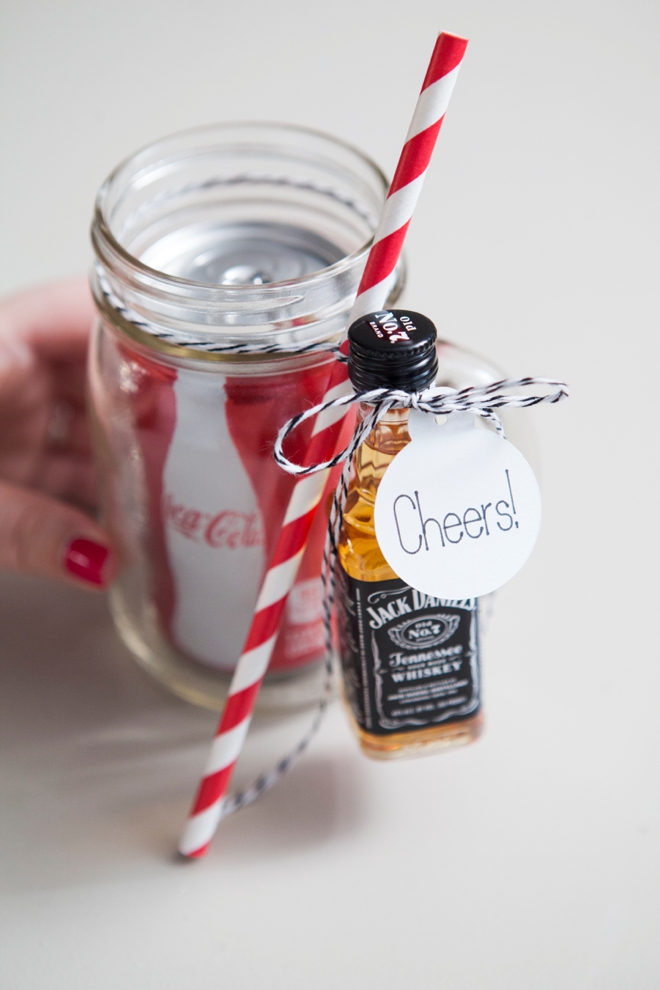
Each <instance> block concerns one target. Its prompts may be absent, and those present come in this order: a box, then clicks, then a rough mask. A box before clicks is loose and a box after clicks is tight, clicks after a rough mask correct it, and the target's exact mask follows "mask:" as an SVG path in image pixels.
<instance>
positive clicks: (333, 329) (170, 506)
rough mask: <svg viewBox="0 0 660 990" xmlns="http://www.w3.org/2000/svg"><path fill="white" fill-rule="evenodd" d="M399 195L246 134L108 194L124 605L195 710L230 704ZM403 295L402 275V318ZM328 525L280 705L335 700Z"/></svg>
mask: <svg viewBox="0 0 660 990" xmlns="http://www.w3.org/2000/svg"><path fill="white" fill-rule="evenodd" d="M387 187H388V184H387V181H386V179H385V177H384V176H383V174H382V172H381V171H380V169H379V168H378V167H377V166H376V165H375V164H374V163H373V162H372V161H371V160H370V159H369V158H367V157H366V156H365V155H363V154H362V153H361V152H360V151H358V150H357V149H356V148H353V147H352V146H350V145H348V144H345V143H343V142H342V141H339V140H337V139H335V138H332V137H329V136H327V135H324V134H321V133H318V132H315V131H311V130H307V129H304V128H299V127H292V126H285V125H280V124H251V123H241V124H224V125H217V126H212V127H203V128H198V129H195V130H190V131H186V132H184V133H181V134H176V135H174V136H172V137H168V138H165V139H164V140H162V141H159V142H157V143H156V144H153V145H151V146H149V147H147V148H145V149H143V150H142V151H140V152H138V153H137V154H135V155H134V156H132V157H131V158H129V159H127V160H126V161H125V162H123V163H122V164H121V165H119V166H118V167H117V168H116V169H115V171H114V172H112V174H111V175H110V176H109V177H108V179H107V180H106V182H105V183H104V184H103V186H102V187H101V190H100V192H99V194H98V198H97V201H96V209H95V214H94V220H93V224H92V241H93V245H94V250H95V253H96V259H97V261H96V264H95V267H94V269H93V271H92V275H91V283H92V290H93V293H94V298H95V300H96V304H97V308H98V320H97V321H96V326H95V328H94V333H93V342H92V347H91V355H90V371H89V381H90V401H91V410H92V420H93V424H94V431H95V448H96V454H97V462H98V467H99V472H100V482H101V484H100V490H101V507H102V513H103V517H104V521H105V523H106V525H107V526H108V528H109V529H110V531H111V532H112V534H113V537H114V540H115V542H116V545H117V547H118V552H119V555H120V565H121V566H120V570H119V575H118V577H117V580H116V581H115V583H114V585H113V586H112V588H111V591H110V601H111V608H112V612H113V616H114V619H115V622H116V625H117V629H118V630H119V633H120V634H121V636H122V638H123V639H124V641H125V643H126V644H127V645H128V646H129V648H130V649H131V650H132V651H133V653H134V654H135V656H136V658H137V660H138V662H139V663H140V664H142V666H144V667H145V668H146V669H147V670H149V671H150V672H151V673H152V674H153V675H154V676H155V677H157V678H158V679H159V680H160V681H161V682H162V683H164V684H165V685H167V686H168V687H169V688H170V689H171V690H173V691H174V692H175V693H177V694H178V695H180V696H181V697H183V698H185V699H187V700H188V701H191V702H194V703H197V704H200V705H204V706H207V707H211V708H219V707H221V705H222V703H223V700H224V697H225V696H226V691H227V688H228V684H229V679H230V677H231V673H232V670H233V668H234V666H235V664H236V662H237V660H238V657H239V655H240V653H241V648H242V645H243V641H244V638H245V635H246V633H247V630H248V627H249V624H250V620H251V617H252V612H253V608H254V605H255V602H256V598H257V593H258V588H259V584H260V580H261V578H262V576H263V574H264V571H265V569H266V567H267V565H268V560H269V557H270V554H271V552H272V550H273V548H274V545H275V541H276V539H277V536H278V533H279V530H280V527H281V524H282V520H283V517H284V513H285V509H286V506H287V502H288V499H289V496H290V494H291V491H292V488H293V485H294V483H295V482H294V479H292V478H291V477H290V476H289V475H287V474H285V473H284V472H283V471H281V470H280V469H279V468H278V467H277V466H276V464H275V462H274V460H273V457H272V445H273V441H274V439H275V436H276V434H277V431H278V429H279V428H280V427H281V426H282V425H283V424H284V423H285V421H286V420H287V419H288V418H289V417H291V416H293V415H294V414H295V413H297V412H300V411H301V410H302V409H304V408H308V407H309V406H311V405H313V404H315V403H317V402H319V401H320V399H321V397H322V396H323V394H324V392H325V387H326V383H327V381H328V376H329V372H330V368H331V366H332V362H333V361H334V355H333V351H332V348H333V347H334V346H336V344H337V343H338V342H339V341H340V339H341V337H342V334H343V333H344V332H345V329H346V322H347V318H348V314H349V311H350V309H351V305H352V303H353V300H354V297H355V294H356V291H357V286H358V282H359V279H360V275H361V273H362V269H363V267H364V263H365V260H366V255H367V252H368V249H369V244H370V240H371V238H372V236H373V233H374V230H375V228H376V225H377V222H378V218H379V215H380V212H381V208H382V205H383V202H384V199H385V196H386V194H387ZM402 284H403V271H402V267H401V266H399V268H398V270H397V272H396V273H395V277H394V279H393V282H392V286H391V294H390V302H393V301H394V300H395V299H396V297H397V296H398V295H399V293H400V291H401V287H402ZM309 432H310V431H309V429H308V430H307V433H306V432H305V430H304V429H301V430H299V431H298V433H299V434H300V435H299V436H298V437H297V441H296V442H297V443H298V445H299V446H298V449H296V448H292V450H291V453H292V456H301V455H302V452H303V449H304V446H305V443H306V441H307V440H308V439H309ZM325 525H326V522H325V518H324V513H323V512H319V513H317V519H316V521H315V523H314V527H313V530H312V534H311V536H310V540H309V543H308V546H307V549H306V552H305V555H304V558H303V561H302V564H301V567H300V571H299V573H298V578H297V581H296V584H295V586H294V588H293V590H292V592H291V594H290V595H289V599H288V603H287V609H286V614H285V619H284V622H283V624H282V626H281V628H280V632H279V635H278V640H277V644H276V647H275V651H274V654H273V658H272V661H271V664H270V668H269V674H268V676H267V679H266V682H265V684H264V687H263V689H262V692H261V703H262V704H265V705H270V706H278V705H284V706H288V705H298V704H306V703H308V702H311V701H312V700H313V699H314V698H316V697H317V696H318V695H319V693H320V689H321V684H322V677H323V672H322V668H323V662H322V661H323V659H324V637H323V622H322V603H321V580H320V569H321V554H322V543H323V538H324V530H325Z"/></svg>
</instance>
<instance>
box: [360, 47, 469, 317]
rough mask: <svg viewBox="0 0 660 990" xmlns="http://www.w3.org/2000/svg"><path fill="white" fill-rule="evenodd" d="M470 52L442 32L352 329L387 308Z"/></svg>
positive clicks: (378, 232)
mask: <svg viewBox="0 0 660 990" xmlns="http://www.w3.org/2000/svg"><path fill="white" fill-rule="evenodd" d="M466 48H467V40H466V39H465V38H458V37H457V36H456V35H455V34H445V33H444V32H443V33H442V34H440V35H438V40H437V41H436V43H435V48H434V49H433V54H432V55H431V61H430V62H429V67H428V69H427V71H426V76H425V77H424V82H423V84H422V90H421V93H420V94H419V99H418V100H417V106H416V107H415V112H414V114H413V118H412V121H411V123H410V127H409V128H408V134H407V135H406V143H405V144H404V146H403V150H402V152H401V156H400V158H399V163H398V165H397V167H396V172H395V173H394V178H393V179H392V185H391V186H390V191H389V192H388V194H387V199H386V200H385V206H384V208H383V214H382V216H381V218H380V223H379V224H378V228H377V230H376V233H375V234H374V243H373V245H372V248H371V251H370V252H369V257H368V258H367V264H366V266H365V269H364V272H363V273H362V279H361V280H360V285H359V287H358V294H357V298H356V300H355V304H354V306H353V309H352V311H351V316H350V319H349V323H348V325H349V326H350V325H351V323H352V322H353V321H354V320H357V319H358V318H359V317H360V316H364V314H365V313H376V312H378V310H380V309H382V307H383V306H384V305H385V300H386V299H387V297H388V295H389V293H390V289H391V287H392V283H393V281H394V270H395V268H396V265H397V262H398V260H399V256H400V254H401V248H402V247H403V242H404V240H405V237H406V234H407V232H408V226H409V224H410V219H411V217H412V215H413V211H414V209H415V206H416V204H417V200H418V198H419V194H420V191H421V188H422V183H423V182H424V178H425V176H426V172H427V169H428V167H429V162H430V161H431V155H432V154H433V149H434V148H435V142H436V140H437V137H438V134H439V133H440V128H441V127H442V122H443V120H444V119H445V112H446V110H447V107H448V105H449V100H450V97H451V94H452V92H453V90H454V86H455V85H456V78H457V76H458V70H459V69H460V67H461V62H462V61H463V56H464V55H465V49H466Z"/></svg>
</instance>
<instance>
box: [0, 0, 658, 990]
mask: <svg viewBox="0 0 660 990" xmlns="http://www.w3.org/2000/svg"><path fill="white" fill-rule="evenodd" d="M1 10H2V25H1V26H0V39H1V44H2V49H3V51H2V53H1V58H0V62H1V70H0V71H1V72H2V83H1V91H2V119H1V125H0V140H1V142H2V153H1V154H0V195H1V196H2V201H3V202H2V227H1V230H0V240H1V242H2V252H3V260H2V265H1V266H0V287H1V289H2V290H3V291H6V292H10V291H13V290H15V289H17V288H19V287H23V286H27V285H29V284H31V283H33V282H38V281H40V280H43V279H47V278H54V277H57V276H61V275H66V274H71V273H74V272H77V271H81V270H84V269H85V268H86V267H87V266H88V264H89V261H90V249H89V245H88V235H87V229H88V223H89V219H90V216H91V210H92V203H93V198H94V194H95V191H96V189H97V187H98V186H99V184H100V183H101V181H102V180H103V178H104V177H105V175H106V174H107V172H108V171H109V170H110V169H111V168H112V167H113V166H114V165H115V164H116V163H117V162H118V161H119V160H120V159H121V158H122V157H123V156H125V155H127V154H128V153H130V152H132V151H133V150H135V149H136V148H137V147H139V146H141V145H143V144H145V143H147V142H149V141H151V140H152V139H155V138H158V137H160V136H161V135H163V134H165V133H167V132H170V131H173V130H176V129H179V128H182V127H187V126H191V125H194V124H201V123H205V122H210V121H213V120H225V119H242V118H252V119H254V118H260V119H267V120H273V119H274V120H288V121H293V122H296V123H301V124H308V125H313V126H315V127H318V128H321V129H324V130H327V131H330V132H333V133H335V134H338V135H340V136H342V137H344V138H346V139H348V140H350V141H353V142H355V143H356V144H358V145H360V146H361V147H362V148H364V149H365V150H366V151H367V152H369V153H370V154H371V155H372V156H373V157H374V158H376V159H377V160H378V161H379V162H380V163H381V164H382V165H383V166H384V167H385V168H386V169H387V170H388V171H389V172H390V173H391V171H392V169H393V167H394V165H395V163H396V158H397V155H398V151H399V149H400V146H401V143H402V141H403V138H404V135H405V132H406V130H407V126H408V121H409V118H410V115H411V112H412V108H413V106H414V102H415V98H416V93H417V91H418V89H419V86H420V83H421V80H422V77H423V75H424V71H425V67H426V62H427V60H428V56H429V54H430V51H431V48H432V45H433V41H434V37H435V34H436V32H437V31H438V30H439V29H442V28H445V29H447V30H452V31H454V32H456V33H459V34H464V35H466V36H468V37H469V38H470V39H471V41H470V46H469V48H468V53H467V57H466V60H465V63H464V66H463V69H462V71H461V75H460V77H459V80H458V84H457V88H456V90H455V93H454V97H453V100H452V104H451V107H450V109H449V112H448V115H447V120H446V123H445V126H444V128H443V131H442V134H441V136H440V141H439V145H438V149H437V152H436V155H435V159H434V162H433V165H432V167H431V170H430V172H429V175H428V178H427V181H426V185H425V187H424V190H423V194H422V197H421V200H420V203H419V207H418V210H417V213H416V215H415V218H414V220H413V224H412V227H411V230H410V235H409V239H408V259H409V265H410V278H409V283H408V291H407V294H406V297H405V299H406V302H407V304H408V305H409V306H411V307H413V308H415V309H419V310H421V311H422V312H425V313H427V314H428V315H429V316H431V317H432V318H433V319H434V320H435V322H436V323H437V325H438V327H439V329H440V332H441V335H443V336H445V337H447V338H449V339H454V340H456V341H458V342H460V343H462V344H464V345H466V346H468V347H470V348H473V349H474V350H477V351H480V352H482V353H484V354H486V355H487V356H489V357H490V358H492V359H494V360H495V361H496V362H498V363H499V364H500V365H501V366H503V367H504V368H505V369H506V370H507V371H508V372H510V373H511V374H539V375H551V376H557V377H562V378H564V379H565V380H566V381H568V382H569V383H570V384H571V386H572V389H573V397H572V398H571V400H570V402H567V403H564V404H563V405H561V406H559V407H556V408H552V409H549V408H541V409H539V410H537V411H534V412H532V413H529V414H527V413H520V414H519V415H529V416H530V417H531V418H532V419H533V421H534V424H535V427H536V432H537V435H538V437H539V441H540V446H541V452H542V456H543V461H544V479H543V481H544V484H543V494H544V522H543V526H542V531H541V536H540V540H539V543H538V544H537V548H536V550H535V553H534V555H533V557H532V559H531V560H530V562H529V563H528V564H527V566H526V567H525V569H524V570H523V571H522V572H521V574H519V575H518V576H517V577H516V578H515V579H514V580H513V581H512V582H511V583H510V584H509V585H508V586H507V587H506V588H505V589H504V590H503V591H502V592H501V593H500V594H499V597H498V601H497V608H496V613H495V616H494V620H493V623H492V626H491V629H490V633H489V636H488V638H487V641H486V643H485V646H484V651H483V652H484V667H485V679H486V701H487V708H488V729H487V733H486V735H485V736H484V738H483V739H482V740H481V741H480V742H479V743H478V744H477V745H475V746H474V747H471V748H469V749H467V750H465V751H460V752H455V753H450V754H446V755H442V756H438V757H434V758H428V759H426V760H419V761H416V762H409V763H401V764H399V765H379V764H375V763H371V762H368V761H367V760H366V759H364V758H363V757H361V756H360V755H359V754H358V752H357V748H356V745H355V744H354V742H353V740H352V738H351V737H350V735H349V731H348V728H347V726H346V724H345V722H344V719H343V715H342V713H341V711H340V710H339V709H338V708H337V709H335V710H334V711H333V713H332V715H331V717H330V719H329V721H328V723H327V725H326V727H325V728H324V730H323V732H322V735H321V737H320V739H319V740H317V742H316V743H315V745H314V746H313V748H312V750H311V752H310V753H309V754H308V755H307V757H306V758H305V759H304V761H303V762H302V763H301V765H300V766H299V767H298V768H297V769H296V770H294V771H293V772H292V774H291V775H290V777H289V778H288V779H287V780H286V781H285V782H283V783H282V784H281V785H280V786H279V787H278V788H276V789H275V791H273V792H272V793H271V794H269V795H267V796H266V797H265V798H263V799H262V800H261V801H260V802H259V803H258V804H257V805H255V806H253V807H252V808H250V809H248V810H246V811H244V812H242V813H241V814H240V815H239V816H237V817H236V818H235V819H234V820H230V821H229V822H227V823H226V826H225V827H223V829H222V831H221V834H220V835H219V836H218V837H217V841H216V843H215V844H214V847H213V849H212V851H211V853H210V855H209V856H208V857H207V859H206V860H205V861H204V862H202V863H196V864H188V865H184V864H180V863H177V862H175V861H174V860H173V859H172V850H173V848H174V846H175V842H176V838H177V833H178V830H179V827H180V824H181V822H182V820H183V818H184V816H185V812H186V808H187V805H188V802H189V800H190V797H191V793H192V790H193V788H194V783H195V781H196V778H197V774H198V771H199V768H200V766H201V764H202V762H203V759H204V753H205V749H206V745H207V741H208V738H209V736H210V733H211V732H212V727H213V722H214V718H213V716H212V715H211V714H209V713H204V712H198V711H196V710H195V709H193V708H191V707H189V706H187V705H185V704H184V703H183V702H179V701H177V700H175V699H170V698H169V697H168V696H166V695H165V694H164V693H162V692H161V690H160V689H159V688H157V687H156V686H155V685H153V684H152V683H151V682H150V681H149V680H148V678H147V677H146V675H143V674H142V673H140V672H139V671H138V670H137V669H136V668H135V667H134V665H133V663H132V661H131V660H130V658H129V657H128V655H127V654H126V652H125V651H124V649H123V648H122V647H121V646H119V644H118V643H117V641H116V638H115V635H114V632H113V631H112V628H111V625H110V622H109V619H108V618H107V614H106V611H105V606H104V603H103V601H102V600H101V599H98V598H88V597H87V596H85V595H84V594H83V593H78V592H76V591H75V590H70V589H60V588H57V587H54V586H51V585H48V584H46V583H39V582H36V581H29V580H17V579H15V578H11V577H6V578H3V580H2V589H1V590H2V595H1V599H0V612H1V614H0V649H1V652H2V658H1V661H2V662H1V668H2V675H3V679H4V682H5V685H4V690H3V692H2V705H3V709H4V711H3V721H2V725H3V733H4V737H5V741H4V754H5V756H4V765H5V771H4V777H3V781H4V783H3V788H4V796H3V799H2V809H3V833H4V840H3V866H4V871H5V879H4V882H3V891H4V894H3V915H4V920H3V922H2V930H3V942H4V945H3V948H2V961H1V964H0V967H1V971H2V979H1V982H2V985H3V987H7V988H10V990H43V988H46V987H47V988H48V990H60V988H61V990H105V988H108V990H109V988H112V990H115V988H117V987H121V988H122V990H138V988H139V990H152V988H153V990H179V988H188V987H196V988H197V990H217V988H225V987H226V988H228V990H229V988H231V990H244V988H246V990H257V988H258V990H261V988H268V990H284V988H287V990H289V988H291V990H303V988H305V990H307V988H310V987H313V988H319V990H326V988H327V990H330V988H332V990H335V988H339V987H341V988H346V990H352V988H358V987H359V988H360V990H400V988H408V987H415V988H418V990H530V988H533V990H557V988H562V990H578V988H579V990H586V988H589V990H619V988H621V990H623V988H625V990H629V988H630V990H655V988H657V987H658V986H659V985H660V940H659V939H658V930H659V927H660V892H659V880H660V876H659V873H660V870H659V865H660V798H659V796H658V788H659V775H658V770H659V763H660V759H659V752H660V716H659V715H658V710H659V700H660V673H659V670H658V631H657V616H658V612H659V604H658V595H657V591H658V589H657V559H658V546H657V530H658V525H657V518H658V510H657V506H656V498H657V493H658V474H657V467H656V463H657V453H656V452H657V439H656V437H657V431H658V426H657V413H656V407H657V398H656V390H657V388H658V383H657V378H656V369H657V368H658V364H659V361H658V344H657V335H658V294H657V270H658V189H659V183H658V150H659V140H658V119H659V109H660V108H659V107H658V102H659V101H658V93H659V91H660V85H659V84H660V79H659V78H658V77H659V71H658V65H659V60H658V54H657V39H658V35H659V31H660V8H659V7H658V5H657V3H655V2H654V0H627V2H625V3H624V2H623V0H619V2H616V0H600V2H595V0H552V2H550V0H536V2H534V3H530V2H528V0H503V2H502V3H493V2H488V0H462V2H461V0H447V2H435V3H432V2H430V0H409V2H405V3H403V2H399V3H393V2H391V0H335V2H333V3H332V4H328V5H323V4H320V3H314V2H310V0H307V2H297V3H296V2H292V0H280V2H278V3H267V2H265V0H255V2H252V3H244V4H242V5H239V4H238V3H234V4H229V3H227V2H226V0H213V2H211V0H188V2H187V3H185V4H183V3H178V4H177V3H175V2H173V0H158V2H156V0H153V2H151V0H150V2H145V0H112V2H107V3H101V2H99V0H86V2H82V0H75V2H58V0H55V2H50V3H49V2H47V0H41V2H35V0H3V3H2V8H1ZM289 728H291V727H289ZM275 735H277V732H276V731H275V729H273V728H272V727H270V728H269V727H268V726H267V725H263V726H262V727H261V729H260V731H259V732H257V733H256V734H255V735H254V737H253V740H252V744H251V745H252V748H251V752H250V754H248V757H249V759H250V760H252V761H253V762H258V761H259V760H260V759H264V758H267V757H265V756H264V754H265V750H266V749H267V747H269V746H271V745H272V746H274V745H275V744H274V742H273V738H274V736H275Z"/></svg>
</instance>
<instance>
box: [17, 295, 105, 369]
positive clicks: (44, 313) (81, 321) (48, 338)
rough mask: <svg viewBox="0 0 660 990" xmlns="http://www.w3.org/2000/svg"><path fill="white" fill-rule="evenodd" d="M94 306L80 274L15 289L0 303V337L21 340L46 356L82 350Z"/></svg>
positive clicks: (73, 354) (65, 355)
mask: <svg viewBox="0 0 660 990" xmlns="http://www.w3.org/2000/svg"><path fill="white" fill-rule="evenodd" d="M94 315H95V309H94V303H93V301H92V295H91V292H90V290H89V286H88V284H87V279H86V278H85V277H84V276H80V277H76V278H73V279H66V280H65V281H62V282H54V283H53V284H52V285H45V286H39V287H38V288H32V289H27V290H25V291H23V292H19V293H17V294H16V295H14V296H10V297H9V298H8V299H5V300H3V302H2V304H1V305H0V338H5V339H11V340H14V341H18V340H23V341H25V342H26V343H27V344H29V345H30V346H31V347H32V348H33V349H34V350H35V351H36V352H38V353H39V354H40V356H41V357H43V358H44V359H46V360H75V359H76V358H79V357H81V356H82V355H84V354H85V351H86V349H87V342H88V339H89V330H90V327H91V325H92V321H93V319H94Z"/></svg>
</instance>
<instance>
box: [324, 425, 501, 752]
mask: <svg viewBox="0 0 660 990" xmlns="http://www.w3.org/2000/svg"><path fill="white" fill-rule="evenodd" d="M409 441H410V436H409V433H408V411H407V410H405V409H399V410H397V409H395V410H390V411H389V412H388V413H387V414H386V416H385V417H384V418H383V419H382V420H381V421H380V422H379V423H378V424H377V426H376V427H375V429H374V430H373V431H372V432H371V433H370V435H369V436H368V437H367V439H366V441H365V442H364V443H363V444H362V445H361V446H360V448H359V449H358V451H357V452H356V455H355V459H354V473H353V478H352V481H351V483H350V487H349V494H348V499H347V502H346V507H345V510H344V514H343V522H342V530H341V535H340V540H339V546H338V557H339V568H340V570H339V573H338V610H339V631H340V641H341V647H340V653H341V657H342V666H343V673H344V694H345V700H346V703H347V707H348V709H349V713H350V714H351V716H352V717H351V724H352V725H353V728H354V730H355V732H356V734H357V737H358V739H359V742H360V746H361V748H362V750H363V752H364V753H365V754H366V755H367V756H370V757H373V758H375V759H383V760H385V759H395V758H400V757H406V756H416V755H420V754H422V753H427V752H428V753H430V752H433V751H436V750H438V749H443V748H447V747H450V746H459V745H464V744H466V743H470V742H473V741H474V740H475V739H476V738H477V737H478V736H479V733H480V730H481V727H482V720H483V716H482V712H481V707H480V703H479V672H478V659H477V649H478V644H477V615H476V602H474V601H471V602H462V603H458V602H456V603H454V602H439V601H437V600H434V599H428V598H427V596H424V595H421V594H420V593H419V592H416V591H414V590H413V589H411V588H409V587H408V586H406V585H405V584H403V582H401V581H400V580H399V579H398V577H397V575H396V574H395V573H394V571H393V570H392V569H391V568H390V567H389V565H388V564H387V561H386V560H385V558H384V557H383V554H382V552H381V550H380V547H379V545H378V541H377V539H376V531H375V525H374V503H375V499H376V492H377V489H378V485H379V483H380V480H381V478H382V477H383V474H384V473H385V470H386V468H387V466H388V465H389V464H390V462H391V461H392V459H393V458H394V457H395V455H396V454H397V453H398V452H399V451H400V450H401V449H402V448H403V447H404V446H405V445H406V444H407V443H409ZM371 589H373V590H371ZM367 681H369V686H367Z"/></svg>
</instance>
